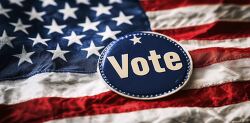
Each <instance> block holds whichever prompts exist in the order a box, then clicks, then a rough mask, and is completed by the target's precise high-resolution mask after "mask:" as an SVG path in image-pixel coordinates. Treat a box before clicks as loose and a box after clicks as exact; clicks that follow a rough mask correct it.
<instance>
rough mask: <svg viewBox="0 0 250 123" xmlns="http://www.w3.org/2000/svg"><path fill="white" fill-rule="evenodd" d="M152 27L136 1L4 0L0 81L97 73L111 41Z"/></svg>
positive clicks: (0, 19)
mask: <svg viewBox="0 0 250 123" xmlns="http://www.w3.org/2000/svg"><path fill="white" fill-rule="evenodd" d="M148 30H150V26H149V22H148V19H147V17H146V15H145V12H144V11H143V10H142V8H141V7H140V5H139V1H136V0H123V1H122V0H1V1H0V80H12V79H20V78H26V77H29V76H32V75H34V74H37V73H43V72H73V73H94V72H96V68H97V66H96V65H97V59H98V57H99V55H100V53H101V51H102V50H103V48H104V47H105V46H107V45H108V44H109V43H110V42H111V41H113V40H116V39H117V38H118V37H120V36H122V35H124V34H127V33H129V32H134V31H148Z"/></svg>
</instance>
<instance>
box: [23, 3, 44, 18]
mask: <svg viewBox="0 0 250 123" xmlns="http://www.w3.org/2000/svg"><path fill="white" fill-rule="evenodd" d="M25 13H26V14H28V15H29V16H30V19H29V20H34V19H37V20H40V21H42V22H43V18H42V16H43V15H45V12H37V11H36V9H35V8H34V7H32V9H31V11H30V12H25Z"/></svg>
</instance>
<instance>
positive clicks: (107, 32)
mask: <svg viewBox="0 0 250 123" xmlns="http://www.w3.org/2000/svg"><path fill="white" fill-rule="evenodd" d="M120 32H121V31H112V30H111V29H110V28H109V27H108V26H106V30H105V32H101V33H97V34H98V35H101V36H102V41H104V40H106V39H109V38H110V39H113V40H116V39H117V37H116V35H117V34H118V33H120Z"/></svg>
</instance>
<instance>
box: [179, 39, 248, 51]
mask: <svg viewBox="0 0 250 123" xmlns="http://www.w3.org/2000/svg"><path fill="white" fill-rule="evenodd" d="M179 43H180V44H182V46H183V47H185V48H186V49H187V50H189V51H191V50H196V49H202V48H210V47H223V48H248V47H250V38H249V37H247V38H236V39H225V40H183V41H180V42H179Z"/></svg>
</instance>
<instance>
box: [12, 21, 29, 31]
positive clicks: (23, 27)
mask: <svg viewBox="0 0 250 123" xmlns="http://www.w3.org/2000/svg"><path fill="white" fill-rule="evenodd" d="M10 24H11V25H13V26H15V30H14V32H16V31H19V30H20V31H23V32H24V33H26V34H28V32H27V30H26V28H29V27H31V25H24V24H23V22H22V20H21V19H18V20H17V23H10Z"/></svg>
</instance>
